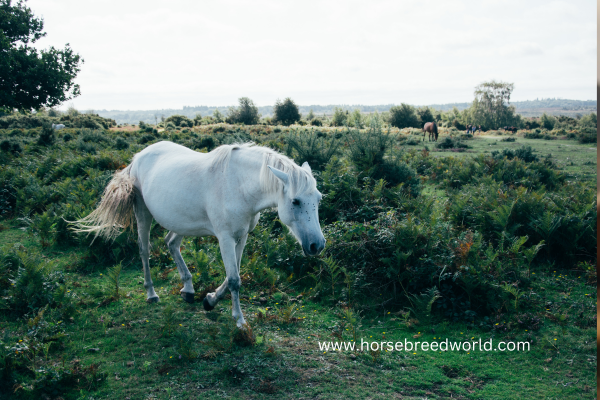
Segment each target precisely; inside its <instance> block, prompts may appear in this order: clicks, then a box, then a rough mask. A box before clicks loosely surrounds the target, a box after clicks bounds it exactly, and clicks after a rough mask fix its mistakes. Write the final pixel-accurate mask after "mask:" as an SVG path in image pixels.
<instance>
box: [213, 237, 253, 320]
mask: <svg viewBox="0 0 600 400" xmlns="http://www.w3.org/2000/svg"><path fill="white" fill-rule="evenodd" d="M247 237H248V234H247V233H246V234H244V235H242V236H241V237H240V238H239V239H238V240H235V239H234V238H232V237H222V238H219V246H220V247H221V255H222V256H223V263H224V264H225V272H226V273H227V287H228V288H229V291H230V292H231V314H232V315H233V319H234V320H235V322H236V324H237V326H238V328H242V327H243V325H244V324H246V320H245V319H244V315H243V314H242V309H241V307H240V287H241V285H242V281H241V279H240V269H239V262H240V261H241V254H242V252H243V250H244V246H245V245H246V239H247ZM238 255H239V257H238Z"/></svg>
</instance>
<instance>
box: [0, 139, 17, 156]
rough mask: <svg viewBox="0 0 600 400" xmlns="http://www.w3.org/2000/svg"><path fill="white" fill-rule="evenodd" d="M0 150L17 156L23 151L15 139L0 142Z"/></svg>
mask: <svg viewBox="0 0 600 400" xmlns="http://www.w3.org/2000/svg"><path fill="white" fill-rule="evenodd" d="M0 150H2V151H5V152H10V153H12V154H19V153H21V152H22V151H23V148H22V147H21V143H19V142H18V141H17V140H15V139H4V140H3V141H2V142H0Z"/></svg>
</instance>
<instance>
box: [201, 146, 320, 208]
mask: <svg viewBox="0 0 600 400" xmlns="http://www.w3.org/2000/svg"><path fill="white" fill-rule="evenodd" d="M234 150H244V151H247V152H251V153H255V154H256V155H257V156H260V157H262V166H261V168H260V177H259V179H260V185H261V188H262V190H263V191H264V192H265V193H276V192H278V191H279V190H280V189H281V181H280V180H279V179H278V178H277V177H276V176H275V174H273V173H272V172H271V170H269V168H268V166H271V167H273V168H277V169H278V170H280V171H283V172H285V173H286V174H288V176H289V190H290V195H291V196H292V197H293V196H294V195H296V194H300V193H304V192H312V191H313V190H316V189H317V183H316V181H315V178H314V177H313V176H312V174H311V173H310V172H309V171H307V170H306V169H304V168H302V167H300V166H298V164H296V163H295V162H294V160H292V159H290V158H288V157H287V156H285V155H283V154H281V153H279V152H277V151H275V150H273V149H270V148H268V147H262V146H256V145H255V144H254V143H253V142H247V143H241V144H239V143H234V144H225V145H222V146H219V147H217V148H216V149H214V150H213V151H211V152H210V153H209V154H210V155H212V156H213V157H214V158H213V160H212V168H213V169H217V168H222V170H223V171H225V170H226V169H227V167H228V166H229V161H230V160H231V154H232V153H233V151H234Z"/></svg>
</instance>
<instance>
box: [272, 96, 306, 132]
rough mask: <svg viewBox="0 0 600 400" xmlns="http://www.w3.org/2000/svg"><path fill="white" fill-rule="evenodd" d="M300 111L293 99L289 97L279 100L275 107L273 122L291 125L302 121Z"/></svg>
mask: <svg viewBox="0 0 600 400" xmlns="http://www.w3.org/2000/svg"><path fill="white" fill-rule="evenodd" d="M300 117H301V116H300V111H299V110H298V106H297V105H296V103H294V101H293V100H292V99H290V98H289V97H287V98H286V99H285V100H284V101H283V102H281V101H280V100H277V101H276V102H275V107H273V122H274V123H280V124H282V125H286V126H287V125H291V124H293V123H295V122H298V121H300Z"/></svg>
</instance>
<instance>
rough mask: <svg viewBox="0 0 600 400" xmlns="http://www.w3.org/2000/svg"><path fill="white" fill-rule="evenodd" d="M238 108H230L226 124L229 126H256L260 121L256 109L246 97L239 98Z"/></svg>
mask: <svg viewBox="0 0 600 400" xmlns="http://www.w3.org/2000/svg"><path fill="white" fill-rule="evenodd" d="M238 101H239V107H237V108H236V107H230V108H229V111H228V115H227V119H226V121H227V123H229V124H238V123H241V124H245V125H256V124H258V121H259V120H260V114H259V113H258V107H256V106H255V105H254V102H253V101H252V100H250V99H249V98H248V97H240V99H239V100H238Z"/></svg>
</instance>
